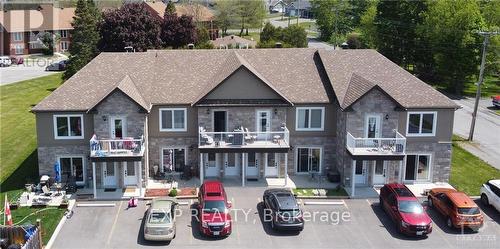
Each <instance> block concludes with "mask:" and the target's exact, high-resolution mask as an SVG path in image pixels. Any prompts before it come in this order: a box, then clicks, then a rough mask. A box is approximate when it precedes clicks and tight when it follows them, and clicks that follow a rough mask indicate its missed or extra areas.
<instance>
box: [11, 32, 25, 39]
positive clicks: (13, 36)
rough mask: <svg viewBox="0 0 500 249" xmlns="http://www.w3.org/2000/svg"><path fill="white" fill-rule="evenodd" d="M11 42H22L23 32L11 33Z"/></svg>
mask: <svg viewBox="0 0 500 249" xmlns="http://www.w3.org/2000/svg"><path fill="white" fill-rule="evenodd" d="M12 40H14V41H22V40H23V32H15V33H12Z"/></svg>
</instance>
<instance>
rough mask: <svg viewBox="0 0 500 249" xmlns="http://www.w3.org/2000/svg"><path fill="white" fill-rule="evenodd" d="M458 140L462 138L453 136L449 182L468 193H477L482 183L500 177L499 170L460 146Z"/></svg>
mask: <svg viewBox="0 0 500 249" xmlns="http://www.w3.org/2000/svg"><path fill="white" fill-rule="evenodd" d="M460 141H464V139H463V138H461V137H458V136H456V135H454V136H453V153H452V156H451V176H450V184H451V185H452V186H453V187H455V188H456V189H458V190H460V191H463V192H465V193H467V194H468V195H474V196H475V195H479V189H480V188H481V185H482V184H483V183H485V182H486V181H487V180H489V179H499V178H500V170H498V169H496V168H494V167H492V166H491V165H489V164H488V163H486V162H484V161H483V160H481V159H479V158H478V157H476V156H474V155H473V154H471V153H470V152H468V151H466V150H465V149H463V148H462V147H460V145H459V142H460Z"/></svg>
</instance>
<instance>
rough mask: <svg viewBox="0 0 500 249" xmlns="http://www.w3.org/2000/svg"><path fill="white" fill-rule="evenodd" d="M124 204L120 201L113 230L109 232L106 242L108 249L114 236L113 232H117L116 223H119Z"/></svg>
mask: <svg viewBox="0 0 500 249" xmlns="http://www.w3.org/2000/svg"><path fill="white" fill-rule="evenodd" d="M122 204H123V202H122V201H120V206H118V212H116V216H115V220H114V221H113V225H112V226H111V230H110V231H109V235H108V240H107V241H106V247H108V245H109V242H110V241H111V236H112V235H113V231H114V230H115V227H116V222H117V221H118V215H119V214H120V211H121V210H122Z"/></svg>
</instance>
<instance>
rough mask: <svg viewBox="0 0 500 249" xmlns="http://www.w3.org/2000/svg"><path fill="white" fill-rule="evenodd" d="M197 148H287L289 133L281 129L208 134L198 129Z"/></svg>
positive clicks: (239, 130)
mask: <svg viewBox="0 0 500 249" xmlns="http://www.w3.org/2000/svg"><path fill="white" fill-rule="evenodd" d="M198 131H199V132H198V146H199V147H203V146H208V147H222V146H246V145H247V146H248V145H253V146H259V145H262V146H263V147H266V146H280V147H281V146H289V144H290V143H289V142H290V131H289V130H288V129H287V128H286V127H282V131H263V132H256V131H248V129H246V128H243V129H238V130H235V131H230V132H209V131H206V130H205V128H203V127H199V130H198Z"/></svg>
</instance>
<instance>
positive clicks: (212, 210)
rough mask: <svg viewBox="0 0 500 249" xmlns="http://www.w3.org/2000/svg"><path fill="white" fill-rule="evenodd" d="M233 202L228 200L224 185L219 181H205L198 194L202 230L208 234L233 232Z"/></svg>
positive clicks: (228, 233) (219, 234)
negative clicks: (231, 210) (231, 209)
mask: <svg viewBox="0 0 500 249" xmlns="http://www.w3.org/2000/svg"><path fill="white" fill-rule="evenodd" d="M230 208H231V203H229V202H228V201H227V196H226V191H225V190H224V186H222V183H221V182H219V181H205V182H204V183H203V185H201V187H200V192H199V194H198V220H199V222H200V231H201V233H202V234H204V235H207V236H228V235H230V234H231V223H232V222H231V214H229V210H230Z"/></svg>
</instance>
